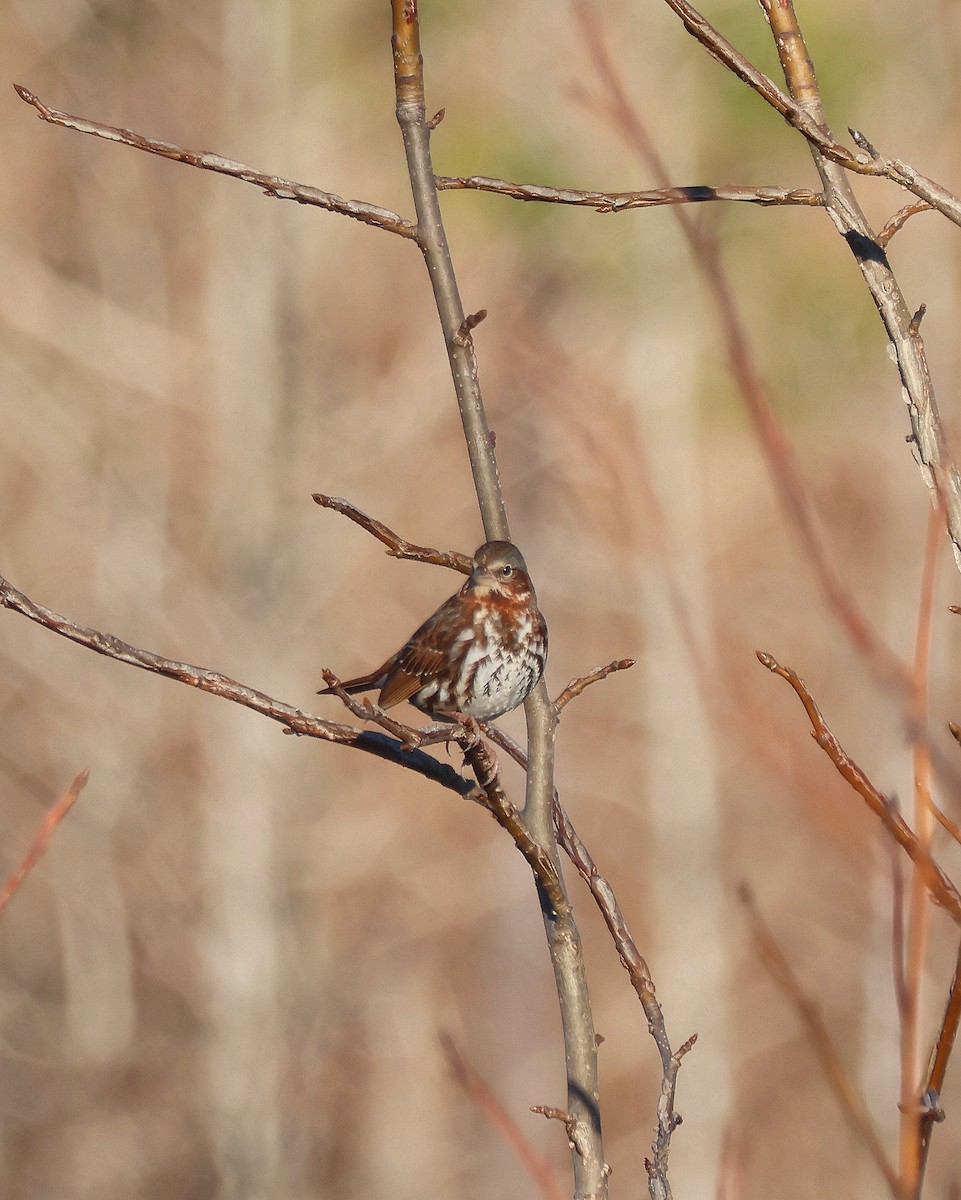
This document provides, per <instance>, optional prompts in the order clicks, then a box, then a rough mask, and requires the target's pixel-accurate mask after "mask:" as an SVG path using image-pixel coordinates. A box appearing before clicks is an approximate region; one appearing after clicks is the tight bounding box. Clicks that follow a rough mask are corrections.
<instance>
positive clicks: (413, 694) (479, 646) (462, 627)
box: [318, 542, 547, 721]
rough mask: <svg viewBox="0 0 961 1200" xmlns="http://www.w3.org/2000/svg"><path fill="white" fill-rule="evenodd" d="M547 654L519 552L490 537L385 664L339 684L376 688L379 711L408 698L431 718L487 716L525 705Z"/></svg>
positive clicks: (543, 630)
mask: <svg viewBox="0 0 961 1200" xmlns="http://www.w3.org/2000/svg"><path fill="white" fill-rule="evenodd" d="M546 659H547V624H546V622H545V621H544V618H543V616H541V613H540V612H539V611H538V608H537V597H536V596H535V595H534V586H533V584H532V583H531V580H530V576H529V575H528V574H527V565H526V563H525V562H524V559H523V557H522V556H521V552H520V551H519V550H518V549H517V547H516V546H514V545H512V544H511V543H510V542H485V543H484V545H483V546H481V547H480V549H479V550H478V551H477V552H476V554H475V555H474V569H473V571H472V572H471V576H470V578H469V579H468V580H467V582H466V583H465V584H464V586H463V587H462V588H461V589H460V591H459V592H457V593H455V594H454V595H453V596H451V598H450V599H449V600H445V601H444V603H443V604H442V605H441V606H440V608H439V609H438V610H437V612H435V613H434V615H433V616H431V617H428V618H427V620H426V621H425V622H424V624H423V625H421V627H420V629H418V630H417V632H416V633H414V634H413V635H412V636H411V637H410V638H409V639H408V641H407V643H406V645H404V646H402V647H401V649H400V650H398V651H397V653H396V654H395V655H393V656H392V657H391V658H389V659H388V660H387V661H386V662H385V663H384V665H383V666H382V667H378V668H377V670H376V671H371V673H370V674H369V675H361V676H359V677H358V678H357V679H348V680H347V681H346V682H345V683H343V684H342V685H341V686H342V687H343V688H344V690H345V691H347V692H367V691H372V690H373V689H375V688H379V689H380V697H379V699H378V703H379V704H380V706H381V708H391V707H392V706H393V705H395V704H400V702H401V701H402V700H409V701H410V702H411V704H413V705H414V707H415V708H419V709H420V710H421V712H425V713H429V714H430V715H432V716H435V715H444V714H450V713H462V714H464V715H465V716H469V717H476V718H477V719H479V720H481V721H488V720H491V719H493V718H494V717H499V716H501V715H502V714H503V713H506V712H509V711H510V710H511V709H512V708H516V707H517V706H518V704H521V703H522V702H523V700H524V699H525V698H526V696H527V694H528V692H530V691H531V689H532V688H533V687H534V685H535V684H536V683H537V681H538V680H539V679H540V677H541V675H542V673H543V671H544V662H545V660H546ZM331 691H333V688H324V689H323V691H321V692H319V693H318V695H321V696H323V695H326V694H327V693H329V692H331Z"/></svg>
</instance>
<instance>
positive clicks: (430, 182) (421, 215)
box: [391, 0, 608, 1200]
mask: <svg viewBox="0 0 961 1200" xmlns="http://www.w3.org/2000/svg"><path fill="white" fill-rule="evenodd" d="M391 11H392V14H393V29H394V32H393V38H392V40H391V44H392V47H393V52H394V90H395V94H396V97H397V121H398V124H399V125H400V129H401V133H402V135H403V139H404V149H405V151H406V155H407V169H408V172H409V174H410V181H411V190H412V192H413V197H414V207H415V209H416V211H417V232H418V244H419V245H420V247H421V250H422V251H423V254H424V260H425V262H426V264H427V269H428V274H429V276H430V281H431V287H432V288H433V292H434V300H435V303H436V305H437V312H438V315H439V317H440V322H441V328H442V330H443V334H444V343H445V345H446V347H447V355H448V359H449V361H450V367H451V374H452V376H453V380H454V389H455V391H456V393H457V404H458V408H459V410H460V415H461V423H462V425H463V428H464V437H465V439H466V442H467V452H468V455H469V457H470V464H471V473H472V475H473V479H474V488H475V491H476V492H477V501H478V505H479V507H480V512H481V517H482V519H483V522H484V531H485V535H486V537H487V538H488V539H490V540H493V539H501V538H506V539H510V526H509V523H508V520H507V510H506V508H505V506H504V497H503V493H502V491H501V486H500V478H499V476H498V472H497V460H496V458H495V455H494V440H493V438H492V436H491V431H490V426H489V424H488V421H487V414H486V411H485V408H484V400H483V396H482V395H481V389H480V384H479V382H478V375H477V359H476V357H475V354H474V343H473V339H472V338H463V337H460V338H459V337H458V335H459V334H460V332H461V330H462V328H463V325H464V319H465V315H466V314H465V312H464V306H463V304H462V303H461V298H460V292H459V289H458V286H457V279H456V276H455V274H454V267H453V262H452V260H451V255H450V247H449V246H448V243H447V234H446V232H445V229H444V223H443V218H442V216H441V210H440V197H439V195H438V191H437V184H436V183H435V181H434V167H433V163H432V160H431V149H430V138H431V132H430V129H429V127H428V122H427V116H426V111H427V110H426V105H425V100H424V60H423V56H422V54H421V46H420V26H419V20H418V15H417V2H416V0H391ZM524 711H525V714H526V717H527V736H528V743H529V746H530V762H529V765H528V769H527V795H526V800H525V804H524V812H523V816H524V822H525V826H526V828H527V829H529V830H530V833H531V835H532V837H533V838H534V840H535V841H536V842H537V844H538V845H539V846H541V847H542V848H543V849H544V850H545V851H546V852H547V853H548V855H550V857H551V859H552V860H553V862H554V864H555V867H556V870H557V874H558V878H559V879H560V862H559V859H558V856H557V846H556V843H555V840H554V832H553V826H552V821H551V798H552V797H553V794H554V731H555V725H556V714H555V712H554V706H553V704H552V703H551V699H550V696H549V694H548V691H547V684H546V683H545V681H544V680H543V678H542V679H541V680H540V681H539V683H538V684H537V686H536V687H535V688H534V690H533V691H532V692H531V693H530V695H529V696H528V697H527V699H526V700H525V702H524ZM561 887H562V888H563V882H561ZM546 900H547V897H546V896H545V897H544V901H546ZM542 909H543V916H544V929H545V933H546V935H547V943H548V947H549V949H550V955H551V965H552V967H553V970H554V983H555V986H556V989H557V997H558V1003H559V1006H560V1011H561V1025H562V1028H563V1032H564V1046H565V1053H566V1062H567V1080H568V1087H567V1095H568V1108H569V1109H570V1111H571V1113H572V1115H573V1116H574V1117H575V1118H576V1119H577V1122H578V1126H579V1127H582V1128H583V1129H584V1130H586V1131H588V1146H587V1151H586V1152H583V1153H575V1154H572V1163H573V1170H574V1187H575V1191H576V1193H577V1194H578V1195H582V1196H585V1197H586V1196H590V1197H596V1198H597V1200H604V1198H605V1197H606V1196H607V1174H608V1171H607V1164H606V1162H605V1160H604V1146H603V1139H602V1137H601V1121H600V1082H599V1078H598V1072H597V1043H596V1041H595V1034H594V1019H593V1014H592V1012H591V1003H590V996H589V994H588V988H587V973H586V969H585V965H584V953H583V949H582V946H581V939H580V934H579V932H578V929H577V925H576V923H575V921H574V918H573V914H572V913H571V911H570V909H569V908H567V909H564V910H558V909H557V906H556V905H555V906H554V912H553V913H551V912H550V911H549V908H548V904H547V903H542Z"/></svg>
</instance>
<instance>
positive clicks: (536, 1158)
mask: <svg viewBox="0 0 961 1200" xmlns="http://www.w3.org/2000/svg"><path fill="white" fill-rule="evenodd" d="M440 1043H441V1047H442V1048H443V1051H444V1055H445V1057H446V1058H447V1061H448V1063H449V1064H450V1068H451V1071H453V1073H454V1078H455V1079H456V1080H457V1082H458V1083H459V1084H460V1086H461V1087H462V1088H463V1089H464V1091H465V1092H466V1094H467V1096H468V1097H469V1098H470V1100H471V1102H472V1103H473V1104H474V1105H475V1106H476V1107H477V1108H478V1109H479V1111H480V1112H482V1113H483V1114H484V1116H485V1117H486V1118H487V1120H488V1121H490V1123H491V1124H492V1125H493V1126H494V1128H495V1129H496V1130H497V1131H498V1133H500V1135H501V1137H503V1139H504V1141H505V1142H507V1144H508V1145H509V1146H510V1147H511V1149H512V1150H513V1151H514V1153H515V1154H516V1155H517V1157H518V1158H519V1159H520V1161H521V1163H522V1164H523V1166H524V1169H525V1170H526V1171H527V1174H528V1175H529V1176H530V1177H531V1179H532V1180H533V1181H534V1183H535V1184H536V1185H537V1187H538V1188H540V1190H541V1193H542V1194H543V1196H544V1198H545V1200H564V1193H563V1192H562V1190H561V1187H560V1184H559V1183H558V1181H557V1176H556V1174H555V1172H554V1168H553V1167H552V1166H551V1164H550V1163H549V1162H548V1161H547V1159H545V1158H544V1156H543V1155H542V1154H539V1153H538V1152H537V1151H536V1150H535V1149H534V1147H533V1146H532V1145H531V1142H530V1139H529V1138H527V1137H525V1136H524V1133H523V1132H522V1130H521V1128H520V1126H519V1125H518V1123H517V1122H516V1121H515V1120H514V1118H513V1117H512V1116H511V1115H510V1113H509V1112H508V1111H507V1109H506V1108H505V1107H504V1105H503V1104H502V1103H501V1102H500V1100H498V1098H497V1096H496V1095H495V1094H494V1091H493V1089H492V1088H491V1086H490V1084H488V1083H487V1081H486V1080H485V1079H484V1077H483V1076H482V1075H481V1073H480V1072H479V1071H478V1070H477V1069H476V1067H474V1066H473V1065H472V1064H471V1063H469V1062H468V1061H467V1059H466V1058H465V1057H464V1055H463V1054H461V1052H460V1050H458V1049H457V1047H456V1045H455V1044H454V1040H453V1038H451V1036H450V1035H449V1034H447V1033H442V1034H441V1035H440Z"/></svg>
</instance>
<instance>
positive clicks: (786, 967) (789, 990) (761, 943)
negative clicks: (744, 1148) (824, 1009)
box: [738, 884, 900, 1200]
mask: <svg viewBox="0 0 961 1200" xmlns="http://www.w3.org/2000/svg"><path fill="white" fill-rule="evenodd" d="M738 895H739V897H740V899H741V901H742V903H743V904H744V906H745V908H746V909H747V913H748V916H749V918H750V924H751V934H752V936H753V938H754V943H755V945H756V947H757V952H758V957H759V958H760V960H761V962H762V963H763V965H764V966H765V967H766V968H767V970H768V971H769V972H770V974H771V977H772V978H773V979H774V981H775V982H776V983H777V984H778V986H779V987H780V988H781V990H782V991H783V992H784V994H785V995H786V996H787V998H788V999H789V1000H790V1001H791V1005H792V1007H793V1008H794V1010H795V1011H796V1012H797V1014H798V1016H799V1017H800V1018H801V1021H802V1022H803V1024H804V1027H805V1028H806V1029H807V1032H808V1037H809V1038H810V1039H811V1044H812V1046H813V1047H814V1052H815V1054H816V1055H817V1059H818V1062H819V1063H820V1064H821V1069H822V1070H823V1071H824V1075H825V1077H826V1079H827V1081H828V1084H829V1085H830V1087H831V1090H832V1091H833V1092H834V1094H835V1096H836V1097H837V1100H838V1103H839V1104H840V1106H841V1110H842V1112H843V1113H844V1115H845V1116H846V1117H847V1119H848V1121H849V1122H850V1123H851V1126H852V1128H853V1129H854V1131H855V1133H857V1134H858V1136H859V1137H860V1139H861V1141H862V1142H863V1143H864V1145H865V1147H866V1148H867V1150H868V1153H869V1154H870V1155H871V1158H872V1159H873V1160H874V1162H875V1164H876V1166H877V1168H878V1170H879V1171H880V1172H881V1174H882V1175H883V1176H884V1178H885V1180H886V1181H887V1184H888V1187H889V1188H890V1189H891V1194H892V1195H893V1196H894V1197H895V1200H898V1197H899V1196H900V1185H899V1180H898V1176H897V1172H896V1171H895V1170H894V1168H893V1167H892V1165H891V1164H890V1162H888V1158H887V1155H886V1154H885V1152H884V1147H883V1146H882V1144H881V1139H880V1137H879V1136H878V1133H877V1130H876V1129H875V1128H874V1124H873V1122H872V1121H871V1117H870V1115H869V1114H868V1110H867V1107H866V1106H865V1103H864V1101H863V1099H862V1098H861V1095H860V1093H859V1092H858V1090H857V1088H856V1087H855V1086H854V1083H853V1082H852V1080H851V1077H850V1076H849V1075H848V1073H847V1071H846V1070H845V1069H844V1064H843V1063H842V1061H841V1056H840V1054H839V1053H838V1051H837V1048H836V1046H835V1045H834V1042H833V1041H832V1039H831V1035H830V1034H829V1033H828V1030H827V1026H826V1025H825V1024H824V1020H823V1018H822V1017H821V1014H820V1012H819V1011H818V1007H817V1005H816V1004H815V1003H814V1001H813V1000H812V999H811V998H810V996H809V995H808V994H807V992H806V991H805V990H804V988H803V987H802V985H801V982H800V980H799V979H798V977H797V975H796V974H795V973H794V971H793V970H792V969H791V965H790V963H789V962H788V960H787V958H786V957H785V955H784V952H783V950H782V949H781V947H780V946H779V945H778V944H777V941H776V940H775V938H774V935H773V934H772V933H771V931H770V930H769V929H768V928H767V926H766V925H765V923H764V921H763V919H762V918H761V914H760V912H759V911H758V908H757V904H756V903H755V900H754V896H753V894H752V892H751V889H750V888H749V887H748V886H747V885H746V884H741V886H740V888H739V889H738Z"/></svg>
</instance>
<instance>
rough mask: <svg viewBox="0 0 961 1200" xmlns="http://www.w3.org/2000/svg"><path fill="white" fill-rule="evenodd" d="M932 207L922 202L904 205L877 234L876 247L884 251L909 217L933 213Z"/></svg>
mask: <svg viewBox="0 0 961 1200" xmlns="http://www.w3.org/2000/svg"><path fill="white" fill-rule="evenodd" d="M933 211H934V205H933V204H928V203H927V201H922V202H921V203H919V204H906V205H905V206H904V208H902V209H899V210H898V211H897V212H896V213H895V214H894V216H893V217H892V218H891V220H890V221H888V223H887V225H885V226H884V228H883V229H882V230H881V231H880V232H879V233H878V236H877V238H876V239H875V240H876V241H877V243H878V245H879V246H880V247H881V248H882V250H883V249H884V247H885V246H887V244H888V242H890V240H891V239H892V238H893V237H894V235H895V234H896V233H899V232H900V231H901V230H902V229H903V228H904V226H905V225H906V224H907V223H908V221H909V219H910V218H911V217H916V216H917V215H918V213H923V212H933Z"/></svg>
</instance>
